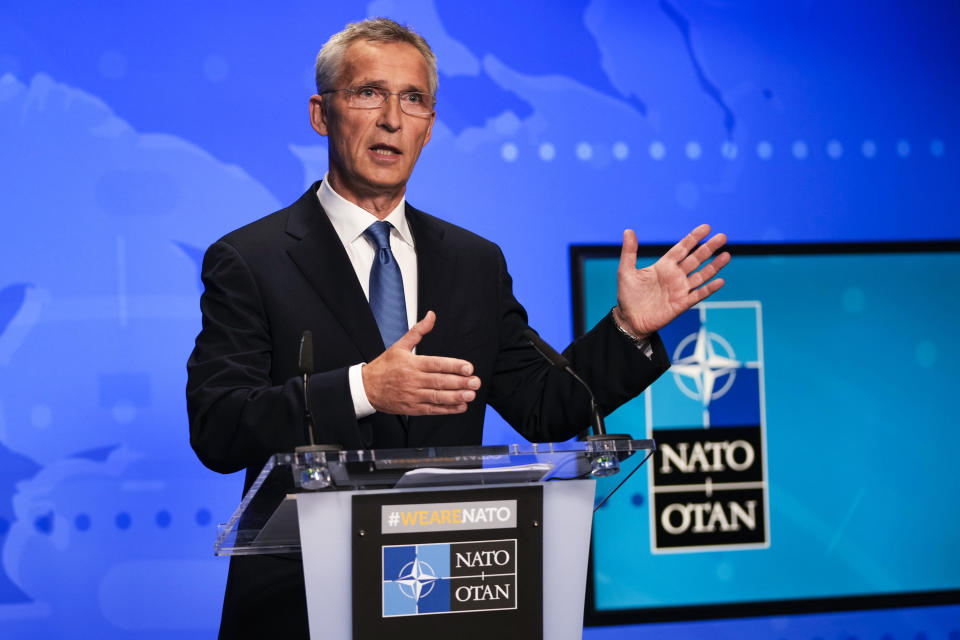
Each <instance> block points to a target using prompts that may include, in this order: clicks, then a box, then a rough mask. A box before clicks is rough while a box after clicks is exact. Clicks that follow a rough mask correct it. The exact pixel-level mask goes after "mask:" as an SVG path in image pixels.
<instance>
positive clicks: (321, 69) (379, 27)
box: [316, 18, 439, 96]
mask: <svg viewBox="0 0 960 640" xmlns="http://www.w3.org/2000/svg"><path fill="white" fill-rule="evenodd" d="M357 40H368V41H372V42H406V43H407V44H412V45H413V46H414V47H416V48H417V51H419V52H420V54H421V55H422V56H423V59H424V60H425V61H426V63H427V75H428V76H429V80H428V82H429V83H430V86H429V90H430V93H431V95H434V96H436V95H437V85H438V84H439V80H438V78H437V56H435V55H433V51H432V50H431V49H430V45H428V44H427V41H426V40H424V39H423V36H421V35H420V34H419V33H417V32H416V31H414V30H413V29H411V28H410V27H408V26H406V25H400V24H397V23H396V22H394V21H393V20H390V19H389V18H369V19H367V20H362V21H360V22H353V23H351V24H348V25H347V26H346V27H344V29H343V31H340V32H339V33H335V34H333V35H332V36H330V39H329V40H327V43H326V44H325V45H323V48H322V49H320V53H318V54H317V66H316V79H317V93H323V92H324V91H327V90H330V89H334V86H333V84H334V82H336V80H337V77H339V75H340V71H341V70H342V69H343V54H344V52H345V51H346V50H347V47H349V46H350V45H351V44H353V43H354V42H356V41H357Z"/></svg>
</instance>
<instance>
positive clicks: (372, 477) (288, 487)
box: [215, 436, 655, 555]
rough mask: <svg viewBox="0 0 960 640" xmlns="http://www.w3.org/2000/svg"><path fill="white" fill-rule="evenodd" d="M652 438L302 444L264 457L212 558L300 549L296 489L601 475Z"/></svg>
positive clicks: (420, 485)
mask: <svg viewBox="0 0 960 640" xmlns="http://www.w3.org/2000/svg"><path fill="white" fill-rule="evenodd" d="M654 448H655V445H654V442H653V440H633V439H631V438H630V437H629V436H605V437H602V438H592V439H589V440H571V441H568V442H551V443H524V444H510V445H495V446H468V447H423V448H410V449H366V450H356V451H344V450H340V449H336V448H334V447H323V446H318V447H302V448H299V449H297V451H294V452H291V453H278V454H276V455H273V456H271V457H270V459H269V460H268V461H267V464H266V465H265V466H264V467H263V470H262V471H261V472H260V475H259V476H257V479H256V480H255V481H254V483H253V484H252V485H251V487H250V489H249V490H248V491H247V493H246V495H244V497H243V500H242V501H241V503H240V505H239V506H238V507H237V510H236V511H234V513H233V515H232V516H231V518H230V520H229V522H227V523H226V524H224V525H221V526H220V531H219V534H218V536H217V542H216V545H215V552H216V553H217V555H243V554H258V553H283V552H292V551H299V549H300V539H299V532H298V529H297V511H296V500H295V498H296V494H298V493H302V492H313V491H374V490H394V491H404V490H409V489H415V488H418V489H422V488H424V487H466V486H475V487H484V486H492V485H504V484H525V483H532V482H546V481H558V480H574V479H579V478H587V477H602V476H609V475H613V474H615V473H617V472H618V471H619V469H620V462H621V461H622V460H625V459H626V458H628V457H630V456H632V455H633V454H634V453H636V452H637V451H647V452H649V451H652V450H653V449H654Z"/></svg>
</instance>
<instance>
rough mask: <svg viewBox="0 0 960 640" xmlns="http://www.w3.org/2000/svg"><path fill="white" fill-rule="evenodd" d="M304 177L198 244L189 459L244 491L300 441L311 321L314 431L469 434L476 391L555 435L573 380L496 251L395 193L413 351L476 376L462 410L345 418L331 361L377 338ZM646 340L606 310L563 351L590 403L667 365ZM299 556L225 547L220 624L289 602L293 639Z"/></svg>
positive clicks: (578, 410) (341, 382)
mask: <svg viewBox="0 0 960 640" xmlns="http://www.w3.org/2000/svg"><path fill="white" fill-rule="evenodd" d="M318 185H319V183H317V184H314V185H313V186H311V187H310V189H308V190H307V192H306V193H305V194H304V195H303V196H302V197H301V198H300V199H299V200H297V202H295V203H294V204H292V205H291V206H289V207H287V208H285V209H282V210H280V211H277V212H276V213H273V214H271V215H269V216H267V217H265V218H262V219H260V220H258V221H256V222H253V223H251V224H249V225H247V226H245V227H242V228H241V229H238V230H236V231H234V232H232V233H230V234H228V235H226V236H225V237H223V238H222V239H221V240H219V241H218V242H216V243H215V244H213V245H212V246H211V247H210V248H209V249H208V250H207V253H206V255H205V257H204V261H203V271H202V277H203V282H204V287H205V290H204V293H203V296H202V297H201V301H200V305H201V309H202V311H203V329H202V331H201V332H200V334H199V335H198V336H197V341H196V346H195V348H194V351H193V354H192V355H191V356H190V360H189V362H188V364H187V370H188V374H189V378H188V382H187V409H188V413H189V416H190V442H191V444H192V446H193V448H194V450H195V451H196V453H197V455H198V456H199V458H200V460H201V461H202V462H203V463H204V464H205V465H207V466H208V467H210V468H211V469H213V470H215V471H219V472H221V473H232V472H235V471H239V470H241V469H246V481H245V482H244V491H246V489H247V488H249V486H250V484H251V483H252V481H253V480H254V479H255V478H256V476H257V474H258V473H259V471H260V469H261V468H262V467H263V465H264V463H265V462H266V460H267V458H268V457H269V456H270V455H271V454H273V453H277V452H283V451H292V450H293V449H294V448H295V447H297V446H299V445H302V444H305V438H304V433H303V429H302V415H303V410H304V407H303V401H302V394H303V392H302V382H301V379H300V378H299V377H298V375H297V373H298V370H297V358H298V347H299V339H300V335H301V333H302V332H303V331H304V330H305V329H310V330H311V331H312V332H313V335H314V344H315V353H314V362H315V365H316V366H315V369H316V371H318V372H319V373H316V374H314V375H312V376H311V377H310V379H309V383H308V385H307V391H308V397H309V402H310V407H311V410H312V412H313V414H314V417H315V420H316V439H317V442H318V443H337V444H340V445H342V446H344V447H345V448H347V449H361V448H385V447H416V446H426V445H431V446H436V445H476V444H480V442H481V438H482V430H483V417H484V411H485V405H486V404H488V403H489V404H490V405H492V406H493V407H494V408H495V409H496V410H497V411H498V412H499V413H500V415H502V416H503V417H504V418H505V419H506V420H507V421H508V422H509V423H510V424H511V425H512V426H513V427H514V428H515V429H516V430H517V431H518V432H519V433H520V434H522V435H523V436H524V437H525V438H527V439H529V440H533V441H557V440H565V439H568V438H570V437H572V436H573V435H575V434H577V433H578V432H579V431H581V430H582V429H584V428H585V427H586V425H588V424H589V422H590V413H589V398H588V396H587V393H586V392H585V391H584V390H583V388H582V387H581V386H580V385H578V384H577V383H576V382H575V381H574V380H573V379H572V378H571V377H570V376H569V375H568V374H566V373H564V372H562V371H559V370H557V369H555V368H552V367H550V366H549V365H547V364H546V363H545V362H544V360H543V359H542V358H541V357H540V355H539V354H537V353H536V351H535V350H534V349H533V348H532V347H531V346H529V344H528V343H527V342H526V341H525V340H524V339H523V337H522V332H523V330H524V329H525V328H526V326H527V316H526V312H525V311H524V310H523V307H522V306H520V304H519V303H518V302H517V301H516V299H515V298H514V297H513V292H512V282H511V279H510V275H509V274H508V273H507V268H506V264H505V262H504V259H503V254H502V253H501V252H500V249H499V248H498V247H497V246H496V245H495V244H493V243H491V242H489V241H487V240H484V239H483V238H481V237H479V236H477V235H475V234H473V233H470V232H469V231H466V230H464V229H462V228H460V227H457V226H455V225H452V224H449V223H447V222H444V221H442V220H439V219H437V218H434V217H433V216H430V215H427V214H425V213H423V212H421V211H418V210H417V209H414V208H413V207H411V206H410V205H407V209H406V214H407V219H408V221H409V223H410V229H411V232H412V234H413V238H414V243H415V245H416V252H417V279H418V295H417V300H418V303H417V305H418V318H422V317H423V316H424V314H425V313H426V312H427V311H428V310H431V309H432V310H433V311H435V312H436V314H437V323H436V326H435V328H434V330H433V331H432V332H431V333H430V334H428V335H427V336H425V337H424V339H423V340H422V342H421V343H420V345H419V346H418V347H417V352H418V353H420V354H425V355H443V356H450V357H459V358H463V359H465V360H468V361H470V362H472V363H473V365H474V371H475V374H476V375H477V376H479V377H480V379H481V383H482V386H481V387H480V389H479V391H478V393H477V399H476V400H475V401H474V402H472V403H470V405H469V408H468V410H467V412H466V413H463V414H459V415H452V416H414V417H411V418H409V420H407V421H405V420H402V419H401V418H399V417H397V416H393V415H387V414H381V413H375V414H374V415H372V416H369V417H367V418H363V419H361V420H357V418H356V415H355V413H354V410H353V402H352V400H351V396H350V391H349V385H348V381H347V370H348V368H349V367H350V366H351V365H353V364H356V363H358V362H369V361H371V360H373V359H374V358H376V357H377V356H378V355H379V354H380V353H382V352H383V350H384V345H383V342H382V340H381V337H380V332H379V330H378V328H377V324H376V321H375V320H374V317H373V314H372V312H371V311H370V306H369V304H368V303H367V300H366V298H365V297H364V295H363V290H362V288H361V286H360V283H359V281H358V280H357V276H356V274H355V272H354V270H353V267H352V265H351V263H350V260H349V258H348V257H347V254H346V250H345V249H344V247H343V245H342V243H341V242H340V239H339V237H338V236H337V234H336V232H335V231H334V229H333V226H332V225H331V224H330V221H329V220H328V219H327V216H326V214H325V213H324V212H323V209H322V208H321V207H320V203H319V201H318V199H317V197H316V190H317V187H318ZM652 342H653V347H654V355H653V357H652V358H648V357H646V356H645V355H643V354H642V353H641V352H640V351H639V350H638V349H637V348H636V347H635V346H634V345H633V344H632V343H631V342H630V341H629V339H627V338H626V337H625V336H624V335H623V334H621V333H620V331H618V330H617V328H616V326H615V325H614V323H613V320H612V318H611V317H610V316H609V315H608V316H607V317H606V318H604V319H603V320H602V321H601V322H600V323H599V324H598V325H597V326H596V327H594V328H593V329H592V330H591V331H590V332H589V333H588V334H586V335H585V336H583V337H581V338H579V339H578V340H577V341H575V342H574V343H573V344H572V345H570V346H569V347H568V348H567V349H566V351H565V352H564V353H565V355H566V356H567V357H568V358H569V360H570V362H571V365H572V366H573V368H574V370H576V371H577V373H578V374H579V375H580V376H581V377H582V378H583V379H584V380H586V381H587V383H588V384H590V385H591V387H593V390H594V393H595V394H596V398H597V402H598V404H599V405H600V407H601V409H602V410H603V411H604V412H605V413H606V412H609V411H612V410H613V409H615V408H616V407H618V406H619V405H621V404H622V403H623V402H625V401H627V400H629V399H630V398H632V397H634V396H636V395H637V394H639V393H640V392H641V391H643V389H645V388H646V387H647V386H648V385H649V384H651V383H652V382H653V381H654V380H655V379H656V378H657V377H658V376H659V375H660V374H661V373H663V372H664V371H665V370H666V369H667V368H668V367H669V360H668V358H667V356H666V353H665V352H664V350H663V346H662V344H661V343H660V340H659V338H658V337H656V336H654V338H653V341H652ZM299 570H300V569H299V562H297V561H296V560H295V559H294V560H293V561H290V560H282V559H276V558H257V559H253V558H234V559H233V560H232V561H231V566H230V576H229V578H228V583H227V598H226V601H225V603H224V615H223V623H222V624H223V627H222V629H221V633H222V635H223V637H245V634H246V633H250V634H251V635H252V634H253V631H252V629H254V628H255V624H256V620H254V619H252V618H251V613H256V616H254V617H258V619H259V620H260V621H261V622H264V624H265V625H267V626H265V627H264V628H266V629H269V630H270V632H271V634H272V633H276V632H277V631H278V629H280V628H282V627H283V626H284V623H283V620H288V621H289V620H292V619H293V618H297V621H296V622H295V624H296V625H299V624H301V622H300V617H301V616H302V624H303V627H302V628H301V627H299V626H294V627H290V628H291V630H293V633H294V635H293V636H291V637H299V636H298V635H297V634H298V633H299V634H301V635H302V636H303V637H306V631H305V629H306V627H305V625H306V615H305V613H304V612H303V606H304V605H303V598H304V595H303V582H302V577H301V578H300V579H299V584H294V583H296V581H297V577H298V574H297V571H299ZM299 575H300V576H302V573H301V574H299ZM267 599H270V600H271V602H270V603H268V604H267V605H265V604H264V603H265V602H266V601H267ZM291 599H293V600H294V601H295V605H290V602H289V601H290V600H291ZM245 601H246V602H245ZM290 606H293V610H291V609H290V608H289V607H290ZM231 617H236V619H235V620H230V619H229V618H231ZM234 623H236V626H233V625H234ZM231 629H232V631H231Z"/></svg>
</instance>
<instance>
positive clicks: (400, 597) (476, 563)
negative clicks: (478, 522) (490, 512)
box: [382, 539, 517, 618]
mask: <svg viewBox="0 0 960 640" xmlns="http://www.w3.org/2000/svg"><path fill="white" fill-rule="evenodd" d="M382 551H383V565H382V566H383V614H382V615H383V617H384V618H390V617H395V616H415V615H425V614H438V613H463V612H467V611H498V610H503V609H516V608H517V594H516V586H517V569H516V567H517V561H516V552H517V541H516V540H515V539H510V540H484V541H476V542H456V543H435V544H410V545H391V546H384V547H383V548H382Z"/></svg>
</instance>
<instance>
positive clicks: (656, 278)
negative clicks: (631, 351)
mask: <svg viewBox="0 0 960 640" xmlns="http://www.w3.org/2000/svg"><path fill="white" fill-rule="evenodd" d="M709 233H710V225H708V224H702V225H700V226H699V227H697V228H696V229H694V230H693V231H691V232H690V233H689V234H687V236H686V237H685V238H684V239H683V240H681V241H680V242H678V243H677V244H675V245H674V246H673V247H672V248H671V249H670V250H669V251H667V252H666V253H665V254H664V255H663V257H661V258H660V259H659V260H657V261H656V262H655V263H653V264H652V265H650V266H649V267H644V268H643V269H637V235H636V234H635V233H634V232H633V230H631V229H627V230H626V231H624V232H623V248H622V249H621V251H620V266H619V268H618V269H617V308H615V309H614V317H615V318H616V320H617V322H618V323H619V324H620V326H621V327H623V328H624V329H626V330H627V331H629V332H630V333H631V334H633V335H634V336H635V337H637V338H641V339H642V338H646V337H647V336H649V335H650V334H651V333H653V332H654V331H658V330H659V329H662V328H663V327H665V326H666V325H668V324H670V322H672V321H673V319H674V318H676V317H677V316H679V315H680V314H681V313H683V312H684V311H686V310H687V309H689V308H690V307H692V306H693V305H695V304H697V303H698V302H700V301H701V300H703V299H704V298H706V297H707V296H709V295H712V294H713V293H715V292H716V291H717V290H719V289H720V287H722V286H723V278H714V276H715V275H717V273H718V272H719V271H720V270H721V269H722V268H723V267H725V266H726V265H727V263H728V262H730V254H729V253H727V252H726V251H724V252H723V253H720V254H719V255H717V256H716V257H714V258H713V260H712V261H711V262H710V263H709V264H707V265H705V266H703V268H702V269H700V270H699V271H698V270H697V269H698V268H699V267H700V266H701V265H703V264H704V263H705V262H707V261H708V260H710V258H711V257H712V256H713V255H714V254H715V253H716V252H717V250H718V249H720V247H722V246H723V245H724V244H726V242H727V237H726V236H725V235H723V234H722V233H718V234H716V235H714V236H713V237H712V238H710V239H709V240H707V241H706V242H704V243H703V244H700V241H701V240H703V239H704V238H706V237H707V235H709ZM697 245H700V246H699V247H698V246H697Z"/></svg>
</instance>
